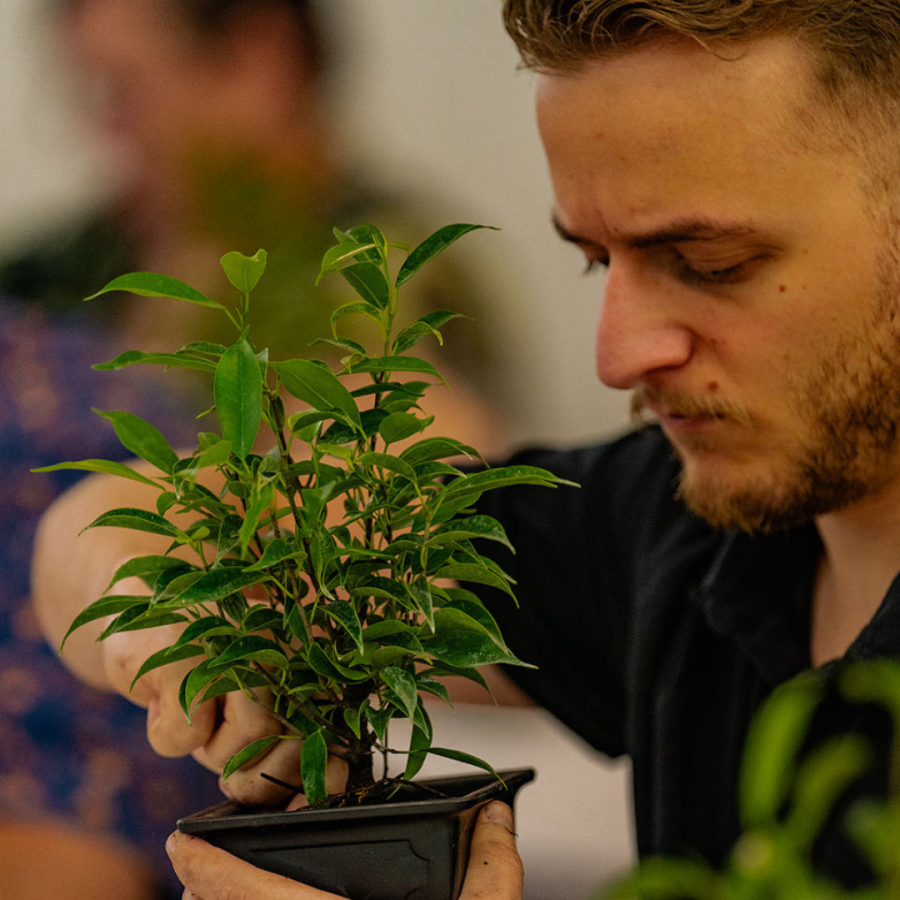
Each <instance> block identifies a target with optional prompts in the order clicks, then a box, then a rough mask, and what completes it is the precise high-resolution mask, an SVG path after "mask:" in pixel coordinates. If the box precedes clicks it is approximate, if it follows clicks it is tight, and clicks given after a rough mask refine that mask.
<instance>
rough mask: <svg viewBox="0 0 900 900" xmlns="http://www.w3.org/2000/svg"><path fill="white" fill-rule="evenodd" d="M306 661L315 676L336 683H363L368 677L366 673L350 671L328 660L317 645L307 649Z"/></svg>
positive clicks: (346, 667) (347, 667) (348, 668)
mask: <svg viewBox="0 0 900 900" xmlns="http://www.w3.org/2000/svg"><path fill="white" fill-rule="evenodd" d="M308 661H309V664H310V666H311V667H312V670H313V671H314V672H315V673H316V674H317V675H321V676H322V677H323V678H329V679H331V680H332V681H337V682H338V683H345V682H351V683H352V682H358V681H365V680H366V679H367V678H368V677H369V674H368V673H367V672H361V671H357V670H355V669H351V668H350V667H349V666H344V665H342V664H341V663H339V662H336V661H335V660H333V659H330V658H329V657H328V655H327V654H326V653H325V651H324V650H323V649H322V648H321V647H320V646H319V645H318V644H313V645H312V646H311V647H310V648H309V656H308Z"/></svg>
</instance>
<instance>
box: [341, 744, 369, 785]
mask: <svg viewBox="0 0 900 900" xmlns="http://www.w3.org/2000/svg"><path fill="white" fill-rule="evenodd" d="M347 762H348V764H349V767H350V771H349V774H348V776H347V792H348V793H350V792H353V791H362V790H365V789H366V788H369V787H371V786H372V785H373V784H375V776H374V774H373V772H374V770H373V765H372V753H371V748H369V749H368V750H364V751H363V752H362V753H360V754H354V753H351V754H350V755H349V756H348V757H347Z"/></svg>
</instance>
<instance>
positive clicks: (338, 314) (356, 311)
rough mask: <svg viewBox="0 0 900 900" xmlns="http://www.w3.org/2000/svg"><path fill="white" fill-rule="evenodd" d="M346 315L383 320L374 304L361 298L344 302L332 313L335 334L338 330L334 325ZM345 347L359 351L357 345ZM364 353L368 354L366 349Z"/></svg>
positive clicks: (376, 320) (375, 320)
mask: <svg viewBox="0 0 900 900" xmlns="http://www.w3.org/2000/svg"><path fill="white" fill-rule="evenodd" d="M345 316H366V318H369V319H372V321H373V322H380V321H381V316H380V315H379V313H378V310H377V309H375V308H374V307H372V306H369V304H368V303H363V302H362V301H359V300H357V301H356V302H354V303H344V304H342V305H341V306H339V307H338V308H337V309H336V310H335V311H334V312H333V313H332V314H331V327H332V332H333V333H334V334H335V335H336V334H337V331H335V330H334V326H335V325H336V324H337V323H338V322H339V321H340V320H341V319H343V318H344V317H345ZM345 349H348V350H351V351H352V352H355V353H358V352H359V351H358V350H357V348H356V347H346V348H345ZM362 355H363V356H365V355H366V354H365V351H363V354H362Z"/></svg>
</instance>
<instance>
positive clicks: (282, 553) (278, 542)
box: [244, 538, 304, 572]
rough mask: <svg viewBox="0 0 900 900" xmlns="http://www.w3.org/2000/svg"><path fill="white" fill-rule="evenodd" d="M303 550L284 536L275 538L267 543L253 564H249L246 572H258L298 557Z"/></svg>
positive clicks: (301, 554)
mask: <svg viewBox="0 0 900 900" xmlns="http://www.w3.org/2000/svg"><path fill="white" fill-rule="evenodd" d="M303 555H304V552H303V550H301V549H299V548H298V547H295V546H293V545H292V544H289V543H288V542H287V541H285V540H284V539H283V538H275V539H274V540H273V541H271V542H270V543H268V544H267V545H266V549H265V550H264V551H263V555H262V556H261V557H260V558H259V559H258V560H257V561H256V562H255V563H253V565H252V566H247V568H246V569H245V570H244V571H245V572H256V571H259V570H260V569H268V568H270V567H271V566H275V565H277V564H278V563H281V562H284V561H285V560H286V559H296V558H297V557H299V556H303Z"/></svg>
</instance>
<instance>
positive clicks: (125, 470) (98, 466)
mask: <svg viewBox="0 0 900 900" xmlns="http://www.w3.org/2000/svg"><path fill="white" fill-rule="evenodd" d="M65 469H72V470H75V471H79V472H98V473H100V474H103V475H117V476H119V477H120V478H128V479H130V480H131V481H139V482H140V483H141V484H147V485H149V486H150V487H155V488H157V489H158V490H162V485H160V484H159V483H157V482H156V481H153V480H152V479H151V478H147V477H146V476H144V475H141V474H140V473H139V472H135V470H134V469H132V468H131V466H126V465H125V464H124V463H120V462H114V461H112V460H108V459H82V460H78V461H77V462H64V463H56V464H55V465H52V466H41V468H39V469H32V470H31V471H32V472H59V471H62V470H65Z"/></svg>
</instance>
